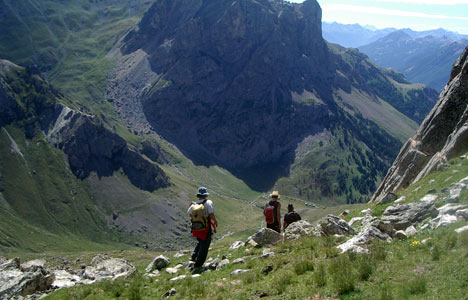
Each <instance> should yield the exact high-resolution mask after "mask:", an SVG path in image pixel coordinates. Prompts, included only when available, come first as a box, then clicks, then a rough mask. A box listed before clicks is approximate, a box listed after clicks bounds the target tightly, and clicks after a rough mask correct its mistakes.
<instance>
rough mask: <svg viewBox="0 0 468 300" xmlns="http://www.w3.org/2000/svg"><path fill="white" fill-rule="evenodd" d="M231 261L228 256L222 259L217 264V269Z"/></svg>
mask: <svg viewBox="0 0 468 300" xmlns="http://www.w3.org/2000/svg"><path fill="white" fill-rule="evenodd" d="M229 263H230V261H229V259H227V258H225V259H223V260H221V261H220V262H219V264H218V265H217V267H216V270H219V269H221V268H223V267H225V266H227V265H229Z"/></svg>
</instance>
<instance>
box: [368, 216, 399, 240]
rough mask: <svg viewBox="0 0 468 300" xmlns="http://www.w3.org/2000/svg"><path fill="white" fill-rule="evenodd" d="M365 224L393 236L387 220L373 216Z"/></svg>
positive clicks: (391, 226) (390, 225)
mask: <svg viewBox="0 0 468 300" xmlns="http://www.w3.org/2000/svg"><path fill="white" fill-rule="evenodd" d="M367 224H370V226H372V227H375V228H377V229H378V230H380V231H381V232H382V233H385V234H387V235H389V236H390V237H391V236H393V225H392V224H391V223H390V222H389V221H383V220H381V219H377V218H374V219H373V220H371V221H369V222H368V223H367ZM385 239H386V237H385Z"/></svg>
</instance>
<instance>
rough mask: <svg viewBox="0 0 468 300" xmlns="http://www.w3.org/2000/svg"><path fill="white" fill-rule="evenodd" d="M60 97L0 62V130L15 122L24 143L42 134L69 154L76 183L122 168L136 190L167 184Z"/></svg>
mask: <svg viewBox="0 0 468 300" xmlns="http://www.w3.org/2000/svg"><path fill="white" fill-rule="evenodd" d="M60 97H61V95H59V94H58V92H56V91H55V90H54V89H53V88H52V87H50V86H49V85H48V84H47V82H45V81H44V80H42V79H41V78H40V77H39V76H37V75H32V74H29V73H28V71H27V70H25V69H24V68H21V67H19V66H16V65H14V64H13V63H11V62H8V61H5V60H0V126H4V125H7V124H9V123H12V122H17V123H18V124H21V126H24V129H25V134H26V137H27V138H32V137H34V136H36V135H37V134H38V132H39V131H43V132H44V133H45V134H46V137H47V139H48V141H49V142H50V143H52V144H53V145H55V146H56V147H58V148H60V149H62V150H63V152H64V153H65V154H67V156H68V162H69V164H70V168H71V170H72V171H73V173H74V174H75V176H76V177H78V178H81V179H84V178H87V177H88V176H89V175H90V173H91V172H96V173H97V174H98V176H112V174H113V172H114V171H116V170H119V169H120V168H122V169H123V171H124V173H125V174H126V175H127V176H128V178H129V179H130V181H131V182H132V184H133V185H135V186H136V187H138V188H140V189H143V190H147V191H154V190H156V189H158V188H163V187H167V186H169V185H170V183H169V179H168V177H167V176H166V175H165V173H164V172H163V171H162V169H161V168H159V167H158V166H157V165H156V164H153V163H151V162H150V161H149V160H147V159H145V158H144V157H143V156H142V155H141V154H140V153H138V152H137V151H135V150H133V149H131V148H130V147H129V145H128V144H127V142H126V141H125V140H124V139H123V138H121V137H120V136H119V135H117V134H116V133H114V132H112V131H110V130H109V129H107V128H106V127H105V126H104V124H103V123H102V121H101V120H99V119H98V118H97V117H96V116H93V115H87V114H85V113H82V112H79V111H75V110H72V109H70V108H68V107H66V106H64V105H63V104H60V103H59V102H58V101H57V99H59V98H60ZM152 156H153V158H156V156H157V155H156V154H155V153H152Z"/></svg>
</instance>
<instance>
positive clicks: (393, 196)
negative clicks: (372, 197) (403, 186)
mask: <svg viewBox="0 0 468 300" xmlns="http://www.w3.org/2000/svg"><path fill="white" fill-rule="evenodd" d="M396 199H398V196H397V194H395V193H393V192H388V193H387V194H386V195H385V196H384V197H383V198H382V199H380V200H379V201H378V202H377V204H387V203H392V202H395V200H396Z"/></svg>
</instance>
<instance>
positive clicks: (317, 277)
mask: <svg viewBox="0 0 468 300" xmlns="http://www.w3.org/2000/svg"><path fill="white" fill-rule="evenodd" d="M312 280H313V283H314V285H315V286H316V287H323V286H326V285H327V272H326V271H325V266H324V265H323V264H319V265H318V266H317V268H316V270H315V272H314V274H313V276H312Z"/></svg>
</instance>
